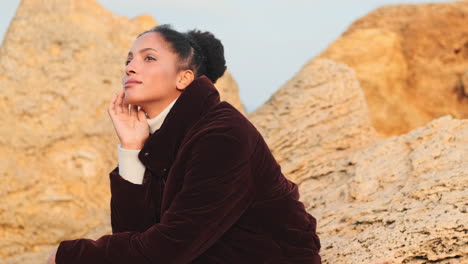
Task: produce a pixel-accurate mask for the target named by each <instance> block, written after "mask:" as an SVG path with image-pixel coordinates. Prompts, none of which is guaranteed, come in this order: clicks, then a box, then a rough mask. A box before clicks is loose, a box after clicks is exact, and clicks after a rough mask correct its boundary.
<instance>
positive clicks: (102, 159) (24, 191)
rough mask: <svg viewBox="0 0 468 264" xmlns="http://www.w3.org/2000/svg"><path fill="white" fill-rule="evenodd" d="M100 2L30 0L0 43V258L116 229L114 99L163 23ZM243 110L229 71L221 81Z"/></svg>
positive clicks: (28, 258) (25, 259) (29, 257)
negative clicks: (143, 42) (138, 47)
mask: <svg viewBox="0 0 468 264" xmlns="http://www.w3.org/2000/svg"><path fill="white" fill-rule="evenodd" d="M156 24H157V23H156V21H155V20H154V19H153V18H151V17H150V16H146V15H143V16H139V17H137V18H134V19H129V18H126V17H120V16H117V15H115V14H112V13H111V12H109V11H107V10H105V9H104V8H103V7H102V6H100V5H99V4H98V3H97V2H96V1H94V0H83V1H81V0H74V1H72V0H23V1H22V3H21V4H20V6H19V8H18V10H17V12H16V14H15V17H14V19H13V20H12V22H11V24H10V27H9V29H8V31H7V33H6V35H5V39H4V42H3V44H2V46H1V47H0V89H1V91H2V94H1V96H0V110H1V112H2V115H1V117H0V118H1V123H2V126H1V127H0V155H1V156H2V159H1V160H0V176H1V179H2V185H1V186H0V201H1V203H0V237H1V239H0V263H43V262H44V261H45V259H46V255H47V254H48V253H49V251H50V250H51V249H52V248H53V247H55V246H56V245H57V244H58V242H59V241H61V240H64V239H72V238H79V237H92V238H97V237H99V236H101V235H103V234H107V233H110V216H109V197H110V193H109V180H108V173H109V172H110V170H111V169H112V168H114V167H115V166H116V165H117V148H116V146H117V143H118V139H117V137H116V135H115V132H114V129H113V127H112V123H111V121H110V118H109V117H108V115H107V112H106V111H107V104H108V101H109V100H110V99H111V97H112V95H113V93H114V92H116V91H118V90H120V89H121V84H120V80H121V73H122V72H123V69H124V60H125V56H126V54H127V52H128V49H129V47H130V46H131V43H132V41H133V40H134V38H135V37H136V36H137V35H138V34H139V33H141V32H142V31H144V30H146V29H149V28H151V27H152V26H154V25H156ZM217 87H218V89H219V90H220V92H221V98H222V99H224V100H227V101H229V102H230V103H232V104H233V105H234V106H236V107H238V109H239V110H240V111H241V112H244V108H243V106H242V104H241V103H240V100H239V97H238V94H237V86H236V84H235V81H234V80H233V79H232V77H231V76H230V74H229V73H227V74H226V76H224V77H222V78H221V79H220V80H219V84H217Z"/></svg>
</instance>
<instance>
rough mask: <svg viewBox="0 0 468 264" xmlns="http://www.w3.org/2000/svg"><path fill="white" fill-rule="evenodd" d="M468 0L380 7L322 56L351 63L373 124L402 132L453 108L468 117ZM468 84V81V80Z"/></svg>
mask: <svg viewBox="0 0 468 264" xmlns="http://www.w3.org/2000/svg"><path fill="white" fill-rule="evenodd" d="M467 24H468V1H454V2H449V3H437V4H421V5H392V6H385V7H381V8H378V9H377V10H375V11H373V12H371V13H369V14H368V15H366V16H364V17H362V18H360V19H358V20H357V21H355V22H354V23H353V24H352V25H351V26H350V27H349V28H348V29H347V30H346V32H344V33H343V35H342V36H341V37H340V38H339V39H338V40H336V41H335V42H334V43H332V44H331V45H330V46H329V47H328V48H327V49H326V50H325V51H324V52H323V53H322V54H320V55H319V56H318V57H320V58H330V59H332V60H335V61H338V62H342V63H345V64H347V65H348V66H350V67H351V68H353V69H354V70H355V71H356V75H357V76H358V79H359V81H360V83H361V87H362V88H363V89H364V92H365V96H366V101H367V104H368V106H369V112H370V114H371V119H372V123H373V126H374V127H375V128H376V130H377V131H378V132H379V133H380V134H381V135H382V136H394V135H401V134H403V133H406V132H408V131H410V130H411V129H414V128H416V127H420V126H424V125H425V124H427V123H428V122H430V121H431V120H433V119H436V118H438V117H441V116H444V115H447V114H450V115H452V116H453V117H455V118H467V117H468V93H466V90H464V89H463V86H462V85H461V84H462V83H463V82H462V76H463V74H464V73H465V72H466V71H467V70H468V27H466V26H465V25H467ZM465 87H466V86H465Z"/></svg>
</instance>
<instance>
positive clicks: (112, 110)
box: [107, 93, 118, 116]
mask: <svg viewBox="0 0 468 264" xmlns="http://www.w3.org/2000/svg"><path fill="white" fill-rule="evenodd" d="M117 97H118V94H117V93H116V94H114V96H113V97H112V99H111V101H110V103H109V107H108V108H107V111H108V112H109V114H110V115H111V116H112V115H115V101H116V100H117Z"/></svg>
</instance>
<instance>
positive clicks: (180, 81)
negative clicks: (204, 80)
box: [176, 70, 195, 91]
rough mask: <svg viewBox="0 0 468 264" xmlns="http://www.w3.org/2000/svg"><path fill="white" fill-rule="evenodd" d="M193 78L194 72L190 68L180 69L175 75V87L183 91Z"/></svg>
mask: <svg viewBox="0 0 468 264" xmlns="http://www.w3.org/2000/svg"><path fill="white" fill-rule="evenodd" d="M194 79H195V74H193V71H191V70H184V71H181V72H180V74H179V76H178V77H177V82H176V88H177V90H179V91H183V90H184V89H185V87H187V86H188V85H189V84H190V83H191V82H192V81H193V80H194Z"/></svg>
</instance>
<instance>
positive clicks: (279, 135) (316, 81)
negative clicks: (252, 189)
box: [249, 59, 378, 183]
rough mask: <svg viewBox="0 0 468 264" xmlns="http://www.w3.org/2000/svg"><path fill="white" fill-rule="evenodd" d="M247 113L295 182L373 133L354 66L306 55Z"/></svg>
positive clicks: (330, 165) (318, 172)
mask: <svg viewBox="0 0 468 264" xmlns="http://www.w3.org/2000/svg"><path fill="white" fill-rule="evenodd" d="M249 118H250V120H251V121H252V122H253V123H254V125H255V126H256V127H257V129H258V130H259V131H260V132H261V133H262V135H263V136H264V137H265V140H266V141H267V143H268V146H269V147H270V149H271V151H272V152H273V155H274V156H275V158H276V159H277V161H278V162H279V163H280V164H281V166H282V170H283V172H284V173H285V174H286V175H288V177H289V178H290V179H291V180H293V181H295V182H296V183H300V182H302V181H303V180H304V179H309V178H321V177H324V176H327V175H328V174H329V173H330V172H331V171H333V170H335V169H336V166H346V164H341V165H337V164H335V163H334V162H335V161H336V160H339V159H343V158H345V157H347V156H349V155H350V153H353V152H355V151H356V150H357V149H360V148H362V147H363V146H367V145H368V144H370V143H372V142H374V141H375V140H377V138H378V136H377V134H376V132H375V130H374V128H373V127H372V124H371V122H370V119H369V114H368V110H367V106H366V102H365V99H364V94H363V92H362V89H361V88H360V87H359V82H358V81H357V79H356V76H355V73H354V71H353V70H352V69H351V68H349V67H347V66H345V65H343V64H339V63H336V62H333V61H331V60H328V59H317V60H310V61H309V62H308V63H307V64H306V65H305V66H304V67H303V68H302V69H301V71H299V73H297V74H296V76H294V77H293V78H291V79H290V80H289V81H288V82H287V83H286V84H285V85H284V86H283V87H281V88H280V89H279V90H278V91H277V92H276V93H275V94H274V95H273V96H271V97H270V99H268V100H267V101H266V102H265V104H264V105H262V106H261V107H259V108H258V109H257V110H255V111H254V112H252V113H251V114H250V115H249ZM311 168H313V169H314V170H311Z"/></svg>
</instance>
